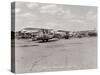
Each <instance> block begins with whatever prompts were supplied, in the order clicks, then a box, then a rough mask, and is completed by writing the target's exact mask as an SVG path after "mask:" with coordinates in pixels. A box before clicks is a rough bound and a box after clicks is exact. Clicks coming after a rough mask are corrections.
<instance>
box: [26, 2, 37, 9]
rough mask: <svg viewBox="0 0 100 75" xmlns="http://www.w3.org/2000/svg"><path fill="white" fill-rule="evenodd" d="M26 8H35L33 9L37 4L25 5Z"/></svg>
mask: <svg viewBox="0 0 100 75" xmlns="http://www.w3.org/2000/svg"><path fill="white" fill-rule="evenodd" d="M26 6H27V7H28V8H35V7H37V6H38V3H28V4H26Z"/></svg>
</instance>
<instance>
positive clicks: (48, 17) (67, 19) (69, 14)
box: [12, 2, 97, 31]
mask: <svg viewBox="0 0 100 75" xmlns="http://www.w3.org/2000/svg"><path fill="white" fill-rule="evenodd" d="M12 12H14V13H15V30H16V31H19V30H21V29H23V28H26V27H32V28H47V29H55V30H68V31H82V30H93V29H96V28H97V7H95V6H79V5H66V4H47V3H32V2H16V3H15V11H14V9H12Z"/></svg>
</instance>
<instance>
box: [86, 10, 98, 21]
mask: <svg viewBox="0 0 100 75" xmlns="http://www.w3.org/2000/svg"><path fill="white" fill-rule="evenodd" d="M86 18H87V20H95V19H96V18H97V14H96V13H95V12H93V11H89V12H88V13H87V15H86Z"/></svg>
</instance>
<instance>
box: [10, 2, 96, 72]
mask: <svg viewBox="0 0 100 75" xmlns="http://www.w3.org/2000/svg"><path fill="white" fill-rule="evenodd" d="M97 11H98V8H97V7H96V6H82V5H67V4H55V3H39V2H12V3H11V49H12V50H11V71H12V72H14V73H32V72H48V71H64V70H65V71H69V70H84V69H96V68H97V36H98V32H97V17H98V13H97Z"/></svg>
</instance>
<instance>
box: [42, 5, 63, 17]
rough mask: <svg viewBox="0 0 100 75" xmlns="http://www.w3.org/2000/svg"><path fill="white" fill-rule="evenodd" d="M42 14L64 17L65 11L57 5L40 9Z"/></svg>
mask: <svg viewBox="0 0 100 75" xmlns="http://www.w3.org/2000/svg"><path fill="white" fill-rule="evenodd" d="M40 13H44V14H45V13H47V14H56V15H62V14H63V13H64V10H63V9H62V8H61V7H58V6H57V5H54V4H50V5H45V6H42V7H41V8H40Z"/></svg>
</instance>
